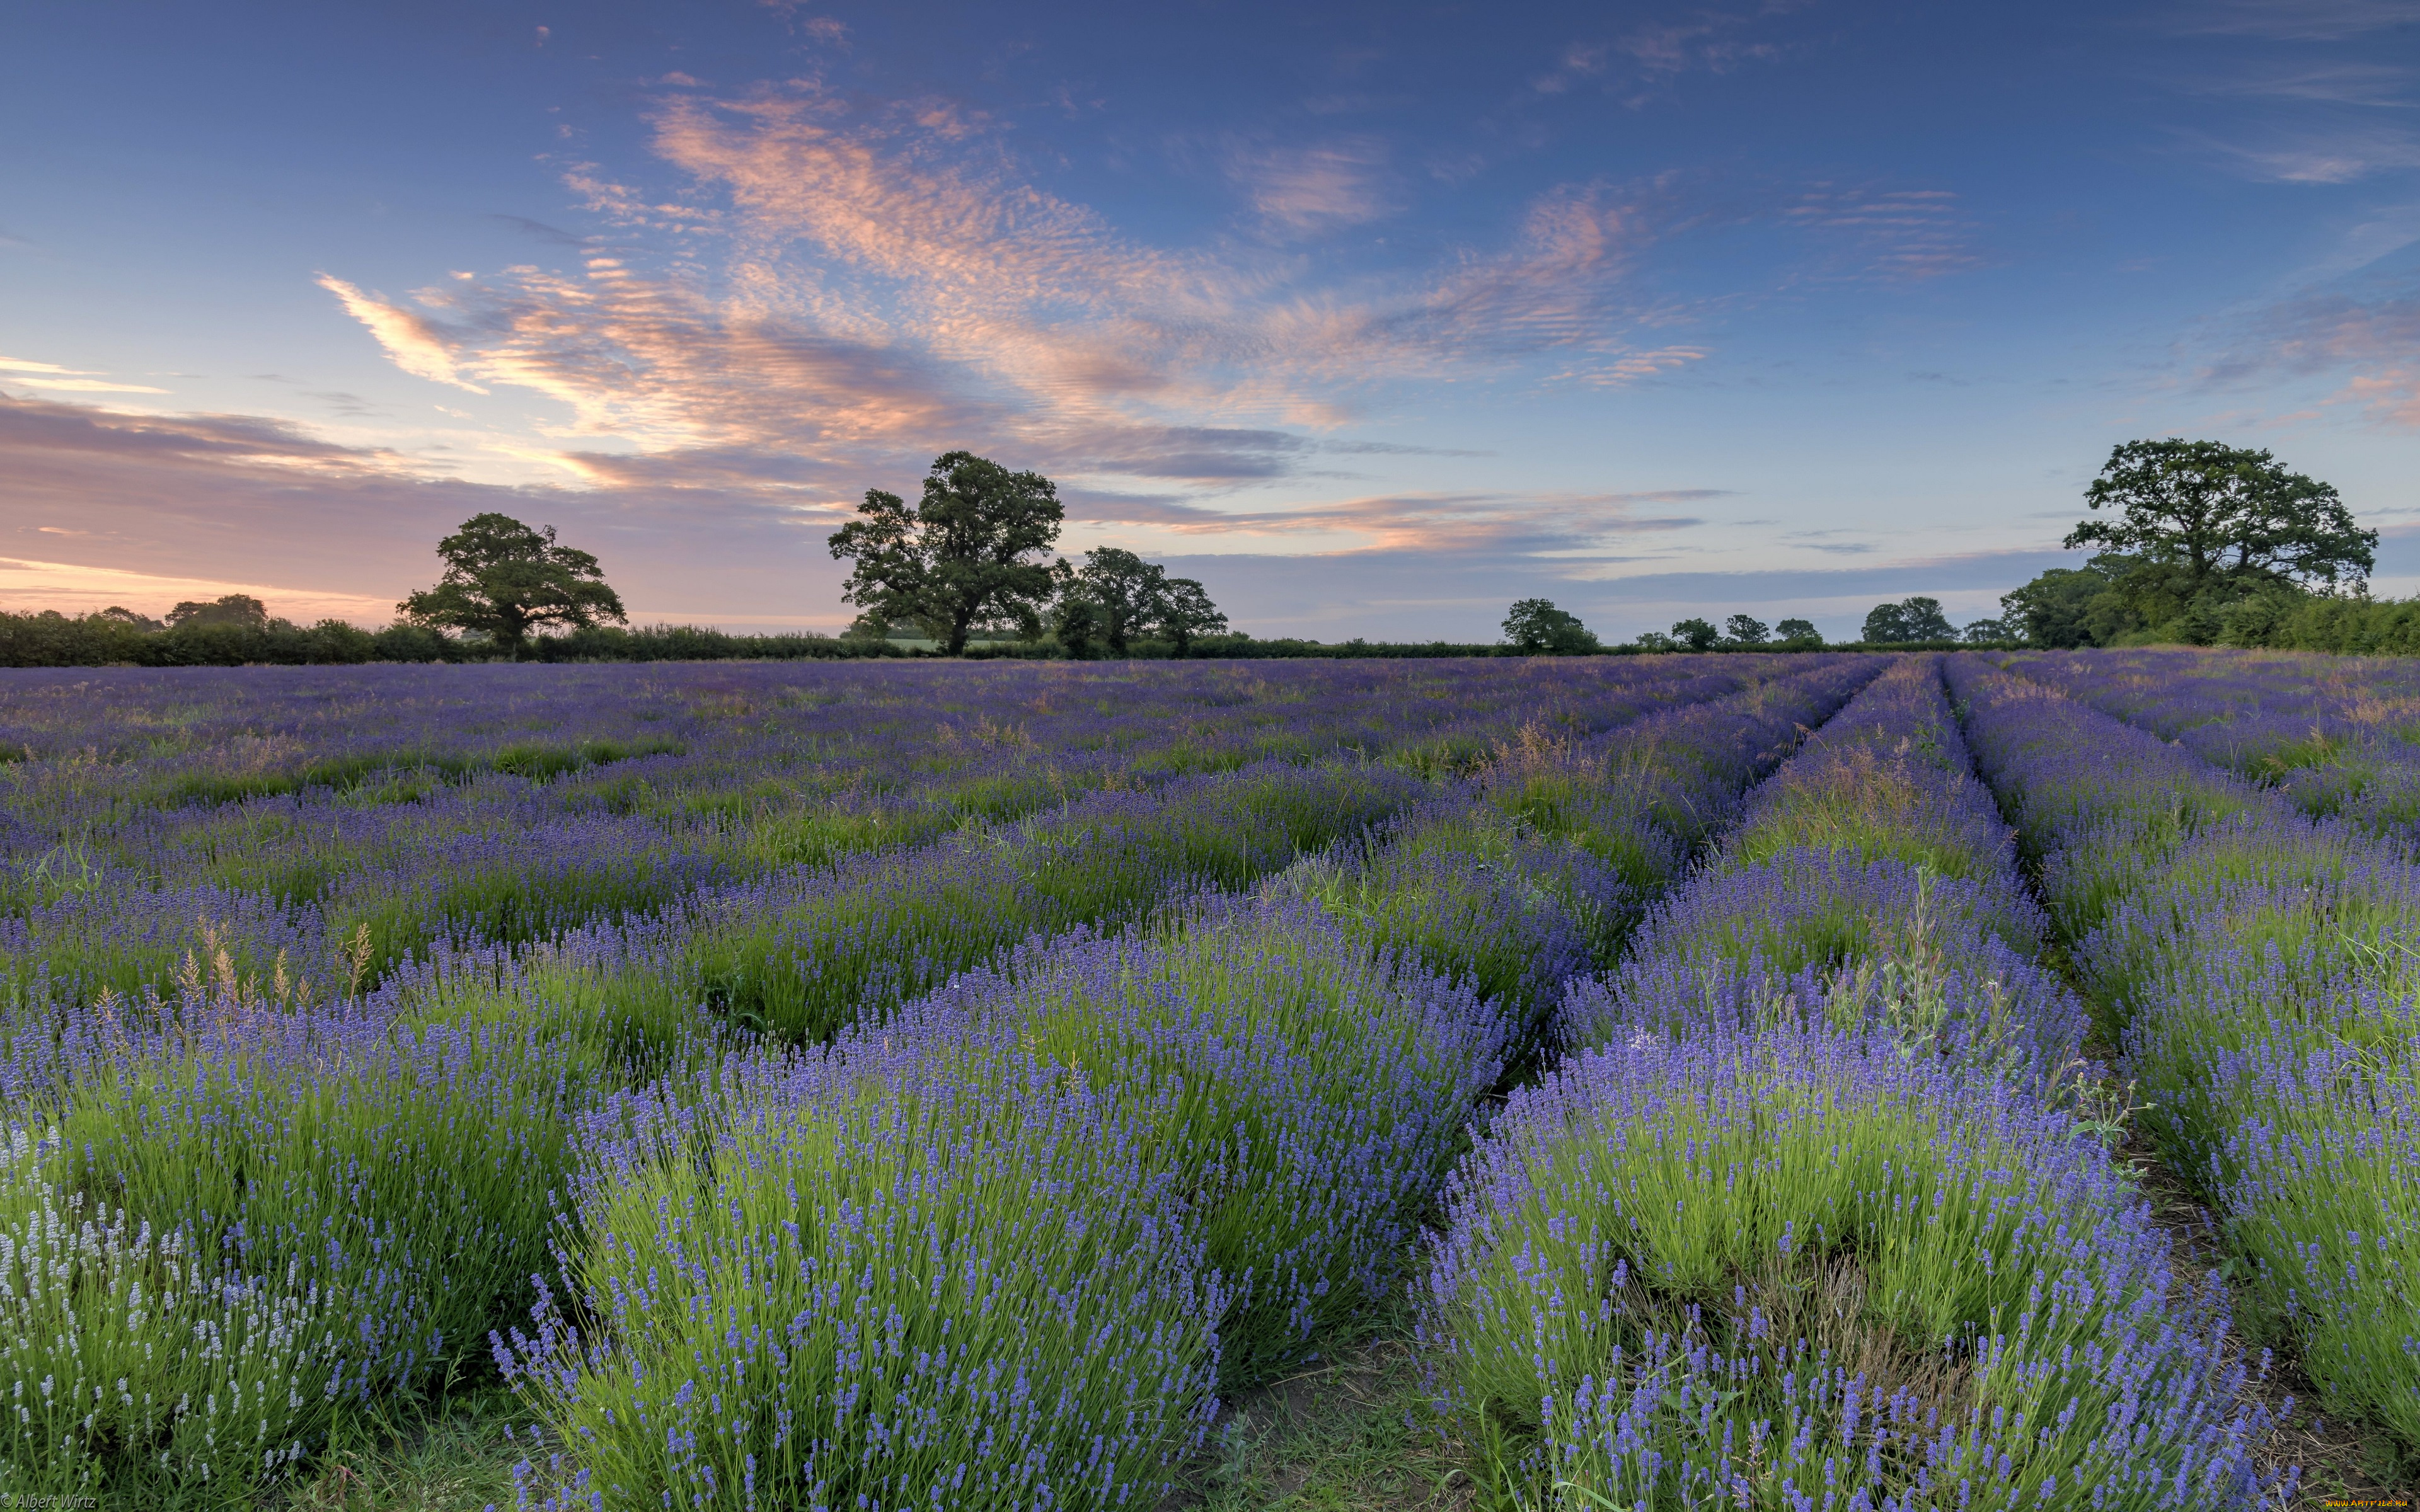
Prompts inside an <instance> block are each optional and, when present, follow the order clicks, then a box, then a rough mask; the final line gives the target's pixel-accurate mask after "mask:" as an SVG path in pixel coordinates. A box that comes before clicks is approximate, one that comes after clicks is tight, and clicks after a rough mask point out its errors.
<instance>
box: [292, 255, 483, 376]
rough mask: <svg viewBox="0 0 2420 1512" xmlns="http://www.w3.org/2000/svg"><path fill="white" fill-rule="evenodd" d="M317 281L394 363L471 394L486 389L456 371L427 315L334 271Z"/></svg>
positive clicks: (450, 353)
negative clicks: (375, 340)
mask: <svg viewBox="0 0 2420 1512" xmlns="http://www.w3.org/2000/svg"><path fill="white" fill-rule="evenodd" d="M318 285H319V286H320V287H321V288H324V289H326V290H327V291H328V292H329V293H331V294H334V296H335V297H336V298H337V300H338V301H341V302H342V303H343V304H344V306H345V313H346V314H348V315H350V316H352V317H353V318H354V319H356V320H358V321H360V322H361V323H362V324H363V325H365V326H367V327H368V328H369V332H370V334H371V335H373V336H376V337H377V338H378V342H379V345H380V346H381V347H385V348H386V354H387V356H388V357H390V358H392V359H393V360H394V362H395V365H396V366H397V367H399V368H402V369H403V370H404V371H405V372H407V373H410V374H411V375H412V376H413V377H414V378H427V379H429V380H430V381H431V382H436V383H451V384H453V385H454V386H455V387H457V388H461V389H468V390H470V391H471V392H472V393H487V392H488V391H487V390H485V389H483V388H481V387H479V386H478V385H477V384H475V383H473V382H471V381H469V380H468V379H466V378H463V377H462V376H461V375H460V374H459V373H458V372H457V371H456V369H455V361H454V349H453V347H452V346H451V345H450V344H449V343H448V342H447V341H446V340H445V338H444V336H443V334H442V332H441V331H440V329H439V327H438V326H437V324H436V323H435V322H434V321H432V320H431V319H429V317H428V316H425V315H422V314H420V313H419V312H418V311H416V310H407V309H405V308H404V307H403V306H402V305H399V304H395V303H391V302H389V301H386V300H382V299H380V298H379V297H378V296H377V295H374V294H366V293H364V292H363V291H362V290H360V289H358V288H355V287H354V286H353V285H350V284H348V283H346V282H345V281H344V280H343V279H341V278H337V277H335V276H334V275H333V274H329V273H321V274H320V275H319V277H318ZM427 298H428V297H427V296H424V299H427ZM431 302H434V301H433V300H432V301H431Z"/></svg>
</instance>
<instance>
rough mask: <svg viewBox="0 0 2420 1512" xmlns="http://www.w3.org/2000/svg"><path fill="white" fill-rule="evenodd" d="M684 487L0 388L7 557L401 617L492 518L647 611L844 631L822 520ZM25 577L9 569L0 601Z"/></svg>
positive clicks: (724, 492)
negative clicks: (443, 562) (442, 455)
mask: <svg viewBox="0 0 2420 1512" xmlns="http://www.w3.org/2000/svg"><path fill="white" fill-rule="evenodd" d="M682 481H683V483H684V484H685V485H687V486H660V485H659V484H658V483H656V482H653V481H651V480H647V479H644V478H633V479H631V480H628V482H627V483H625V484H624V485H622V486H615V487H612V488H539V487H526V486H524V487H504V486H490V485H482V484H476V483H469V482H464V481H461V480H458V479H450V478H432V477H428V476H427V475H425V473H424V472H423V471H421V470H420V469H419V468H418V467H417V466H416V465H414V464H412V463H411V462H410V461H409V460H408V459H406V458H403V457H400V456H398V455H396V454H394V453H391V452H386V451H381V450H379V449H376V448H368V447H352V446H343V445H338V444H335V443H333V442H329V441H325V440H318V439H317V438H315V437H312V436H310V435H308V434H307V433H305V432H303V431H302V430H300V429H298V428H296V427H293V426H290V425H286V424H278V423H275V422H271V421H265V420H260V419H257V418H254V417H249V416H239V415H208V414H202V415H193V414H187V415H138V414H129V413H124V412H120V411H114V410H107V409H93V408H88V407H85V406H82V405H73V404H67V403H62V402H57V401H53V400H45V399H31V398H7V397H0V553H8V552H9V550H10V542H9V539H8V538H9V536H10V535H12V534H14V535H19V536H21V537H22V538H23V544H21V545H18V546H17V547H16V551H15V554H18V555H22V556H23V557H24V558H25V559H27V560H39V561H42V562H46V563H53V564H54V565H59V566H63V567H72V568H76V569H78V570H80V571H82V570H93V569H108V570H112V571H119V572H127V573H132V574H138V575H142V576H146V577H150V578H156V579H178V580H186V579H191V580H194V581H209V582H227V583H235V584H264V585H270V586H271V587H273V588H274V589H275V592H274V593H262V594H259V595H258V596H260V597H262V598H264V599H266V600H267V601H268V602H269V604H270V607H271V610H272V611H274V612H277V613H281V614H287V613H294V612H299V611H297V610H293V609H291V608H290V607H289V606H290V604H291V603H292V602H294V601H296V600H297V599H298V597H299V598H306V599H309V600H310V601H311V602H313V603H318V602H321V601H324V600H327V599H331V598H349V599H355V600H360V601H364V602H368V603H371V604H374V605H384V606H387V607H388V610H391V608H392V606H393V604H394V603H395V601H396V599H399V598H401V597H402V596H403V594H406V593H408V592H410V591H411V590H412V589H414V588H421V587H426V586H427V583H428V582H429V581H430V580H431V579H433V578H434V576H435V573H436V571H437V564H436V558H435V555H434V548H435V545H436V543H437V541H438V539H439V538H440V537H442V536H443V535H445V534H446V533H448V532H451V531H452V530H453V529H455V528H456V527H457V526H458V525H459V524H460V522H461V521H463V520H465V519H468V518H469V517H472V516H473V515H477V514H482V513H485V512H488V511H490V510H494V511H498V512H501V513H504V514H508V515H512V516H514V517H518V518H520V519H525V520H528V521H530V522H532V523H534V524H536V523H552V524H556V525H558V526H560V527H561V528H562V532H563V536H564V539H565V540H566V541H567V542H569V543H570V544H572V545H575V546H578V547H581V548H583V549H587V550H592V551H595V552H596V553H597V555H598V556H599V557H600V558H601V559H602V560H603V562H604V564H605V567H606V570H607V572H608V574H609V575H610V577H611V578H612V580H613V582H614V584H615V586H616V587H618V588H620V589H621V591H622V594H623V597H624V599H625V600H626V601H627V602H628V603H630V604H632V605H634V606H641V605H646V604H682V605H690V606H697V605H716V604H719V605H721V606H722V610H721V615H720V620H721V623H725V624H732V625H742V624H752V623H760V622H759V621H758V620H756V619H754V618H752V616H762V615H774V616H798V615H802V614H803V615H808V616H810V617H813V616H814V615H815V614H816V613H817V612H818V611H821V612H822V614H823V619H822V620H820V621H818V623H827V624H828V625H829V626H830V627H832V628H837V627H839V626H840V625H844V624H845V621H846V615H845V613H844V612H842V611H841V610H840V609H839V605H838V596H839V595H838V589H839V580H840V576H841V574H840V571H839V569H838V566H837V564H835V563H832V562H831V560H830V557H829V555H828V554H827V553H826V552H825V551H824V549H823V532H822V531H821V530H805V531H801V530H799V528H798V526H797V525H795V524H793V523H791V520H792V519H794V518H813V516H812V515H809V514H805V513H803V512H799V511H782V510H768V508H766V507H765V504H764V501H763V500H762V498H761V497H760V496H759V495H758V494H757V493H756V492H755V491H753V490H752V489H745V488H733V487H727V486H713V483H712V480H704V479H700V478H698V477H695V476H691V477H689V478H685V479H684V480H682ZM59 532H77V533H75V534H72V535H70V534H62V533H59ZM37 543H39V549H36V544H37ZM12 581H14V580H13V579H0V603H6V602H8V601H9V595H10V593H11V588H10V583H11V582H12ZM227 591H234V590H227ZM244 591H250V590H244ZM313 595H317V596H316V597H314V596H313ZM180 596H188V597H189V596H192V595H191V594H183V595H180ZM388 610H382V611H380V612H379V613H375V614H371V615H368V616H367V619H368V621H369V622H370V623H383V621H384V619H385V618H386V617H387V612H388ZM313 612H315V613H316V612H317V611H316V610H315V611H313ZM347 612H350V611H347ZM305 617H308V616H305Z"/></svg>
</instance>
